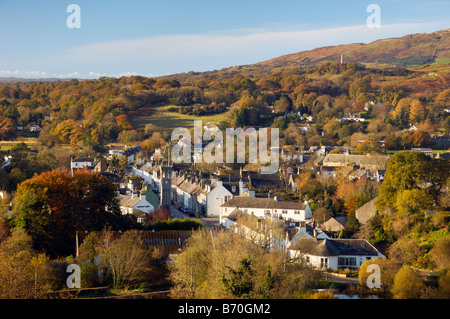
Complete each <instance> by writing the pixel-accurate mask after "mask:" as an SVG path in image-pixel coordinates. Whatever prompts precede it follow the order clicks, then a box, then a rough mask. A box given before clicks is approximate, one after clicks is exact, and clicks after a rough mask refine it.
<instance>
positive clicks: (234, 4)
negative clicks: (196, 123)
mask: <svg viewBox="0 0 450 319" xmlns="http://www.w3.org/2000/svg"><path fill="white" fill-rule="evenodd" d="M72 3H73V4H77V5H78V6H79V7H80V9H81V11H80V17H81V28H79V29H76V28H74V29H70V28H68V27H67V25H66V20H67V17H68V16H69V15H70V14H71V13H67V12H66V8H67V6H68V5H70V4H72ZM371 3H374V4H377V5H378V6H379V7H380V12H381V28H369V27H367V25H366V20H367V18H368V17H369V15H370V14H371V13H370V12H369V13H368V12H367V11H366V9H367V6H368V5H369V4H371ZM449 18H450V0H447V1H433V0H431V1H417V0H411V1H404V0H385V1H377V0H371V1H364V0H348V1H345V0H343V1H336V0H333V1H331V0H330V1H320V0H316V1H301V0H296V1H293V0H278V1H268V0H240V1H236V0H227V1H214V0H208V1H204V0H189V1H182V0H166V1H143V0H128V1H123V0H114V1H103V0H69V1H65V0H53V1H51V0H40V1H31V0H30V1H22V0H0V77H1V76H15V77H78V78H97V77H99V76H122V75H130V74H140V75H144V76H159V75H165V74H173V73H178V72H188V71H208V70H215V69H221V68H224V67H229V66H234V65H243V64H252V63H256V62H259V61H263V60H267V59H270V58H274V57H277V56H280V55H283V54H289V53H294V52H298V51H303V50H309V49H313V48H316V47H321V46H328V45H338V44H348V43H355V42H363V43H369V42H372V41H374V40H376V39H380V38H388V37H398V36H403V35H406V34H410V33H419V32H432V31H437V30H441V29H447V28H450V19H449Z"/></svg>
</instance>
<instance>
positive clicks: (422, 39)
mask: <svg viewBox="0 0 450 319" xmlns="http://www.w3.org/2000/svg"><path fill="white" fill-rule="evenodd" d="M341 55H342V57H343V60H344V62H346V63H351V62H355V63H375V64H393V65H400V66H406V65H422V64H426V63H430V62H434V61H436V59H438V60H439V59H443V60H447V59H448V61H450V29H446V30H441V31H437V32H433V33H418V34H410V35H406V36H404V37H401V38H389V39H381V40H377V41H374V42H371V43H368V44H364V43H354V44H348V45H339V46H329V47H322V48H317V49H313V50H309V51H303V52H298V53H294V54H288V55H284V56H280V57H277V58H274V59H270V60H267V61H263V62H259V63H257V64H256V65H257V66H261V67H264V68H267V67H268V68H279V67H288V66H302V65H316V64H319V63H323V62H334V63H337V62H340V61H341ZM448 61H447V62H448Z"/></svg>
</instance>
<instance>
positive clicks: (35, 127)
mask: <svg viewBox="0 0 450 319" xmlns="http://www.w3.org/2000/svg"><path fill="white" fill-rule="evenodd" d="M40 131H41V127H40V126H39V125H37V124H32V125H30V132H36V133H39V132H40Z"/></svg>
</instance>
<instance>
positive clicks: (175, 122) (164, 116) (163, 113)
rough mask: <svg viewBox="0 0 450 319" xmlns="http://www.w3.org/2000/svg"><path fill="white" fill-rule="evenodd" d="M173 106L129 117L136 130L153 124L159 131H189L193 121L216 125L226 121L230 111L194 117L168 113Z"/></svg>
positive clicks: (157, 108) (161, 107) (159, 107)
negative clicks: (178, 128) (180, 129)
mask: <svg viewBox="0 0 450 319" xmlns="http://www.w3.org/2000/svg"><path fill="white" fill-rule="evenodd" d="M170 107H173V105H166V106H158V107H155V108H154V111H153V112H152V113H151V114H150V115H135V116H132V117H131V123H132V124H133V126H134V127H135V128H136V129H144V128H145V125H147V124H153V125H155V126H157V127H159V128H161V130H167V131H172V130H174V129H175V128H177V127H185V128H188V129H191V128H193V127H194V120H202V121H203V123H202V124H206V123H208V122H213V123H216V124H218V123H219V122H220V121H223V120H227V119H228V116H229V113H230V110H228V111H226V112H224V113H220V114H214V115H205V116H195V115H189V114H181V113H177V112H170V111H168V109H169V108H170Z"/></svg>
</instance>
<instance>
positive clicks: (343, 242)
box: [289, 238, 385, 269]
mask: <svg viewBox="0 0 450 319" xmlns="http://www.w3.org/2000/svg"><path fill="white" fill-rule="evenodd" d="M289 255H290V257H291V258H303V259H304V260H305V261H306V262H307V263H309V264H311V265H312V266H313V267H315V268H318V269H327V268H331V269H346V268H349V269H358V268H359V266H361V265H362V264H363V263H364V262H365V261H366V260H369V259H377V258H385V256H384V255H383V254H381V253H380V252H379V251H378V250H377V249H376V248H375V247H374V246H373V245H372V244H370V243H369V242H368V241H367V240H366V239H334V238H333V239H323V240H315V239H305V240H299V241H298V242H296V243H295V244H294V245H292V246H291V247H289Z"/></svg>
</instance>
